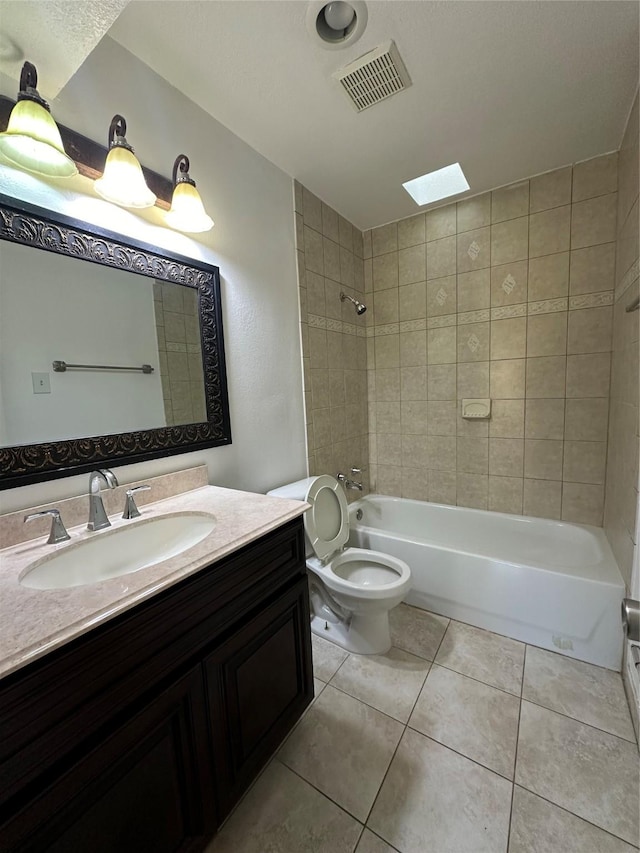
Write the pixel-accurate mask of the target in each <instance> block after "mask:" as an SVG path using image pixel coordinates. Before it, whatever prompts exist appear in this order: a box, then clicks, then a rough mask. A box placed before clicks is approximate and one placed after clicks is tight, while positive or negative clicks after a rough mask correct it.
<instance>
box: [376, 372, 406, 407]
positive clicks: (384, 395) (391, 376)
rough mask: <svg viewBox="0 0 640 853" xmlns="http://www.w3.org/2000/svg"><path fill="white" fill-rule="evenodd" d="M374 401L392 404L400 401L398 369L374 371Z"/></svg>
mask: <svg viewBox="0 0 640 853" xmlns="http://www.w3.org/2000/svg"><path fill="white" fill-rule="evenodd" d="M376 400H378V401H379V402H381V403H382V402H385V403H389V402H394V401H399V400H400V369H399V368H397V367H390V368H383V369H382V370H376Z"/></svg>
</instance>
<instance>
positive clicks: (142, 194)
mask: <svg viewBox="0 0 640 853" xmlns="http://www.w3.org/2000/svg"><path fill="white" fill-rule="evenodd" d="M126 132H127V122H126V121H125V120H124V118H123V117H122V116H121V115H115V116H114V117H113V118H112V119H111V124H110V125H109V142H108V146H109V153H108V154H107V159H106V162H105V164H104V172H103V174H102V177H101V178H98V180H97V181H96V182H95V184H94V186H95V189H96V192H97V193H98V195H100V196H102V198H104V199H106V200H107V201H111V202H113V203H114V204H119V205H121V206H122V207H136V208H139V209H141V208H145V207H153V205H154V204H155V201H156V197H155V195H154V194H153V193H152V192H151V190H150V189H149V187H148V186H147V182H146V181H145V179H144V175H143V174H142V166H141V165H140V163H139V162H138V158H137V157H136V155H135V154H134V153H133V148H132V147H131V146H130V145H129V143H128V142H127V140H126V137H125V134H126Z"/></svg>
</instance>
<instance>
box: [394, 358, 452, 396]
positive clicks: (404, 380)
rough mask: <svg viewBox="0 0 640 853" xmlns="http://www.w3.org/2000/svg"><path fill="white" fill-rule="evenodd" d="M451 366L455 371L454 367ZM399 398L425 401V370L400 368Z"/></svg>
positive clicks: (421, 368)
mask: <svg viewBox="0 0 640 853" xmlns="http://www.w3.org/2000/svg"><path fill="white" fill-rule="evenodd" d="M447 366H452V367H453V369H454V370H455V365H447ZM400 397H401V399H402V400H426V399H427V368H426V367H402V368H400Z"/></svg>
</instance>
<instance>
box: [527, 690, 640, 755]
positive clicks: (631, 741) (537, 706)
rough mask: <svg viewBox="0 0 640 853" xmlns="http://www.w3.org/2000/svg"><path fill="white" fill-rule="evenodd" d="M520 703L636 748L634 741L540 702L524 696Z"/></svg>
mask: <svg viewBox="0 0 640 853" xmlns="http://www.w3.org/2000/svg"><path fill="white" fill-rule="evenodd" d="M522 701H523V702H528V703H529V704H530V705H535V706H536V708H542V710H543V711H550V712H551V713H552V714H557V715H558V716H559V717H564V718H565V720H572V721H573V722H574V723H580V725H581V726H587V727H588V728H590V729H595V730H596V731H597V732H602V734H603V735H610V736H611V737H615V738H617V739H618V740H621V741H622V742H623V743H630V744H632V746H636V747H637V744H636V741H635V739H634V740H629V739H628V738H626V737H622V735H617V734H615V732H610V731H609V729H601V728H600V726H594V725H593V723H585V721H584V720H580V719H578V717H572V716H571V715H570V714H564V713H563V712H562V711H558V710H556V709H555V708H549V707H548V706H547V705H541V704H540V702H534V701H533V700H532V699H527V697H526V696H523V697H522Z"/></svg>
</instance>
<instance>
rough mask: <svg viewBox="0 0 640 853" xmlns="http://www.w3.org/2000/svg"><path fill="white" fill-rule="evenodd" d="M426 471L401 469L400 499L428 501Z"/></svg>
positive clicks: (422, 469)
mask: <svg viewBox="0 0 640 853" xmlns="http://www.w3.org/2000/svg"><path fill="white" fill-rule="evenodd" d="M428 486H429V484H428V481H427V471H426V469H424V468H417V469H414V468H403V469H402V497H403V498H407V499H408V500H414V501H426V500H428V499H429V488H428Z"/></svg>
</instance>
